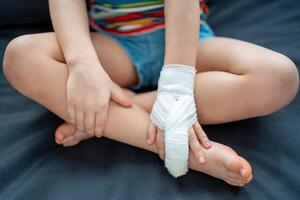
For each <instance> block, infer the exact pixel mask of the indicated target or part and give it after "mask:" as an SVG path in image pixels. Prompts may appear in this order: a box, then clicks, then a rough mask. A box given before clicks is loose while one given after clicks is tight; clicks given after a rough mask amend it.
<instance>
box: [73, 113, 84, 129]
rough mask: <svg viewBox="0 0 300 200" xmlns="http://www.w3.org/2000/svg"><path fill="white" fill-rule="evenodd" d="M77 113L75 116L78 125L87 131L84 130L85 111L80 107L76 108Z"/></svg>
mask: <svg viewBox="0 0 300 200" xmlns="http://www.w3.org/2000/svg"><path fill="white" fill-rule="evenodd" d="M75 113H76V116H75V120H76V127H77V128H78V129H79V130H81V131H85V130H84V112H83V111H81V110H79V109H76V110H75Z"/></svg>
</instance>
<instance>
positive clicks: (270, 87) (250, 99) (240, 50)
mask: <svg viewBox="0 0 300 200" xmlns="http://www.w3.org/2000/svg"><path fill="white" fill-rule="evenodd" d="M196 67H197V71H198V74H197V75H196V81H195V97H196V104H197V112H198V116H199V120H200V123H201V124H217V123H224V122H230V121H236V120H241V119H246V118H251V117H257V116H262V115H267V114H270V113H272V112H275V111H277V110H279V109H281V108H282V107H284V106H286V105H287V104H288V103H289V102H291V101H292V99H293V98H294V97H295V95H296V93H297V90H298V84H299V83H298V82H299V80H298V72H297V68H296V66H295V64H294V63H293V62H292V61H291V60H290V59H288V58H287V57H286V56H284V55H282V54H279V53H276V52H274V51H271V50H269V49H266V48H263V47H260V46H257V45H254V44H250V43H247V42H243V41H239V40H234V39H228V38H214V39H208V40H205V41H203V42H202V43H200V44H199V51H198V56H197V65H196ZM155 97H156V92H148V93H143V94H138V95H136V96H135V97H134V100H135V102H136V103H137V104H138V105H140V106H141V107H143V108H144V109H145V110H147V111H148V112H150V111H151V109H152V105H153V103H154V100H155Z"/></svg>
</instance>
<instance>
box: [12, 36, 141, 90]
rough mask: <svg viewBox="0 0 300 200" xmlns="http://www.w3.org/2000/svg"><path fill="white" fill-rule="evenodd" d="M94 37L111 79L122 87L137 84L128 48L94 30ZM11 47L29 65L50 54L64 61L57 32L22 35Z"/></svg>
mask: <svg viewBox="0 0 300 200" xmlns="http://www.w3.org/2000/svg"><path fill="white" fill-rule="evenodd" d="M91 37H92V41H93V43H94V46H95V49H96V51H97V54H98V57H99V59H100V63H101V65H102V66H103V68H104V69H105V71H106V72H107V73H108V75H109V76H110V77H111V79H112V80H113V81H114V82H116V83H117V84H118V85H120V86H122V87H128V86H130V85H133V84H135V83H136V82H137V75H136V72H135V68H134V66H133V64H132V63H131V61H130V59H129V58H128V56H127V54H126V53H125V51H124V50H123V49H122V48H121V47H120V46H119V45H118V44H117V43H116V42H115V41H114V40H112V39H110V38H108V37H106V36H103V35H100V34H94V33H92V34H91ZM9 46H11V47H10V48H11V49H13V51H14V52H16V56H17V57H19V60H22V62H21V63H24V65H26V67H27V68H29V67H30V66H31V64H30V63H32V64H34V63H35V64H36V63H38V62H47V59H48V58H49V57H50V58H51V59H54V60H55V61H58V62H60V63H65V59H64V56H63V52H62V50H61V48H60V45H59V43H58V41H57V38H56V35H55V33H40V34H30V35H24V36H20V37H18V38H16V39H14V40H13V41H12V42H11V44H10V45H9ZM82 51H84V49H82ZM32 66H33V65H32ZM42 66H44V65H42ZM87 67H88V66H87Z"/></svg>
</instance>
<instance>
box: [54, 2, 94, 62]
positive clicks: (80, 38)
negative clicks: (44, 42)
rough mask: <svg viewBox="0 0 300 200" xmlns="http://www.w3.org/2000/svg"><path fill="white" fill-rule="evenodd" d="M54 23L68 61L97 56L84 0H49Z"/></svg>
mask: <svg viewBox="0 0 300 200" xmlns="http://www.w3.org/2000/svg"><path fill="white" fill-rule="evenodd" d="M49 7H50V14H51V19H52V24H53V27H54V30H55V33H56V36H57V39H58V42H59V44H60V46H61V48H62V51H63V53H64V56H65V59H66V62H67V63H72V62H76V59H80V58H82V57H85V58H86V57H88V58H93V57H95V58H97V54H96V50H95V48H94V46H93V43H92V40H91V36H90V31H89V23H88V16H87V10H86V4H85V1H84V0H49Z"/></svg>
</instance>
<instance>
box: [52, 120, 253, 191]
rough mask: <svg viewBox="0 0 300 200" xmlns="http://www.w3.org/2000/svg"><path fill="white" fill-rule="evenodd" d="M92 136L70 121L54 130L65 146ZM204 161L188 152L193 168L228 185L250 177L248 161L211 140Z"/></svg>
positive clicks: (245, 180) (236, 184)
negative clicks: (78, 128)
mask: <svg viewBox="0 0 300 200" xmlns="http://www.w3.org/2000/svg"><path fill="white" fill-rule="evenodd" d="M91 137H93V135H89V134H87V133H84V132H82V131H78V130H76V127H75V126H74V125H73V124H70V123H64V124H62V125H60V126H59V127H58V128H57V130H56V132H55V140H56V142H57V143H58V144H62V145H63V146H65V147H68V146H73V145H76V144H78V143H79V142H80V141H81V140H84V139H88V138H91ZM203 152H204V154H205V160H206V162H205V163H203V164H199V162H197V161H196V159H195V158H194V155H193V154H190V158H192V159H190V165H191V166H192V167H193V169H195V170H197V171H201V172H203V173H205V174H208V175H210V176H213V177H216V178H218V179H222V180H224V181H225V182H227V183H228V184H230V185H234V186H240V187H242V186H244V185H245V184H246V183H248V182H250V181H251V179H252V169H251V166H250V165H249V163H248V162H247V161H246V160H245V159H244V158H242V157H240V156H239V155H237V153H236V152H235V151H234V150H232V149H231V148H230V147H228V146H225V145H222V144H220V143H216V142H212V145H211V148H210V149H204V148H203Z"/></svg>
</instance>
